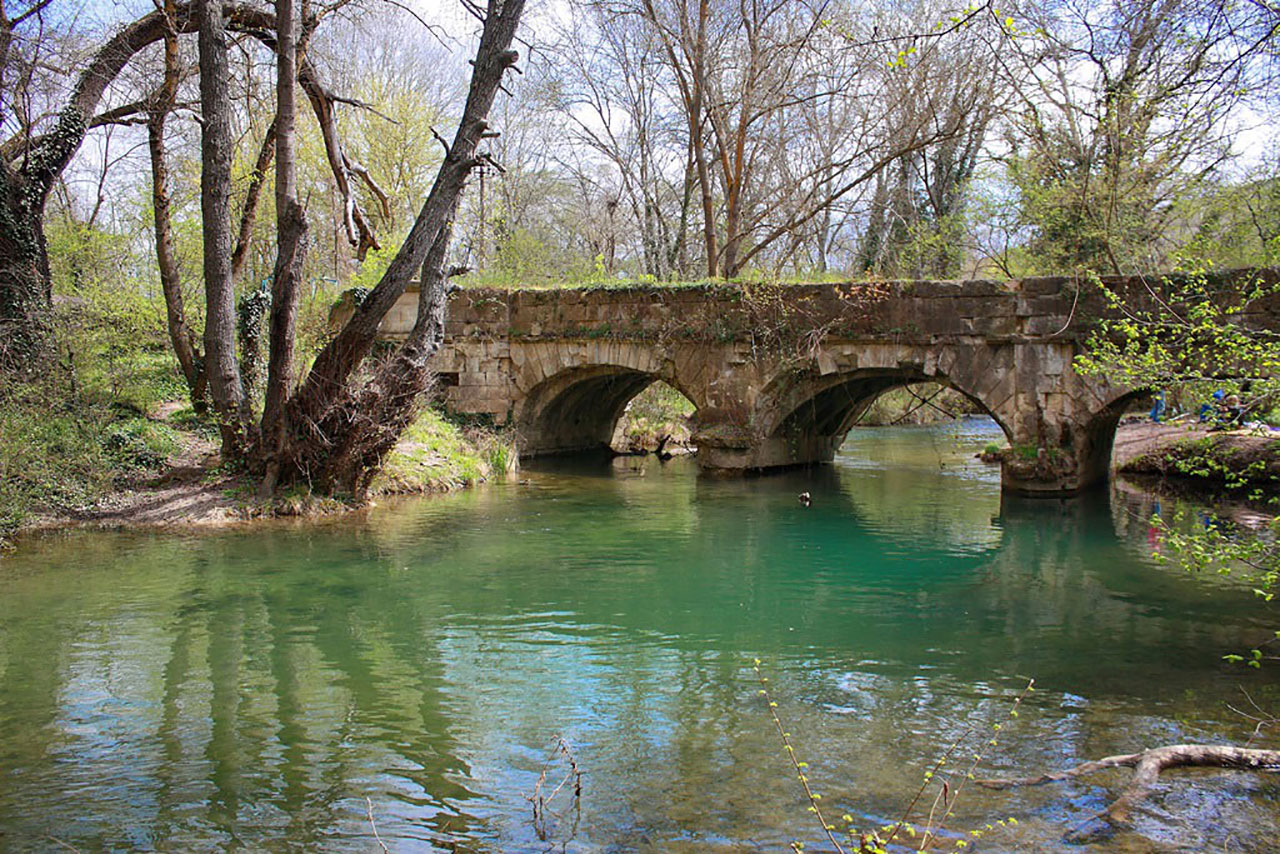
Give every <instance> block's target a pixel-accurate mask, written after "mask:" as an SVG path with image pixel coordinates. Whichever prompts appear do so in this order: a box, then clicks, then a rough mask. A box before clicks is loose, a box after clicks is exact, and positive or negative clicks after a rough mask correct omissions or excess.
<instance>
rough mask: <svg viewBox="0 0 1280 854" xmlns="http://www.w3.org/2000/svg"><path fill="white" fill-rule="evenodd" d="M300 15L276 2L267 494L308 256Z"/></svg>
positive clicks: (280, 442)
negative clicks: (300, 171) (300, 148)
mask: <svg viewBox="0 0 1280 854" xmlns="http://www.w3.org/2000/svg"><path fill="white" fill-rule="evenodd" d="M296 18H297V14H296V12H295V9H294V3H293V0H276V28H277V29H276V32H277V37H276V60H277V62H276V69H277V72H278V73H277V76H276V121H275V136H276V140H275V149H276V231H277V235H276V266H275V274H274V277H273V281H272V284H271V333H270V342H271V345H270V346H271V356H270V360H269V362H268V365H267V392H266V402H265V404H264V405H263V408H262V434H261V436H262V439H261V441H262V445H261V448H262V453H263V455H264V457H265V460H266V475H265V477H264V478H263V481H262V490H261V491H262V492H263V493H264V494H266V495H269V494H271V492H273V491H274V490H275V485H276V480H277V479H278V478H279V475H280V453H281V451H283V450H284V438H285V433H286V424H285V410H284V405H285V402H286V401H287V400H288V397H289V388H290V386H291V385H292V383H293V376H294V346H295V341H294V338H295V333H294V327H295V323H296V320H297V316H298V292H299V286H300V284H301V280H302V265H303V262H304V260H305V259H306V237H307V216H306V212H305V211H304V210H303V209H302V205H301V204H300V203H299V201H298V181H297V164H296V161H297V139H296V135H295V127H296V124H297V115H298V102H297V87H296V81H297V76H298V72H297V25H296Z"/></svg>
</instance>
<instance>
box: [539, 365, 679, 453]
mask: <svg viewBox="0 0 1280 854" xmlns="http://www.w3.org/2000/svg"><path fill="white" fill-rule="evenodd" d="M594 358H603V359H608V361H594ZM528 378H529V380H530V384H529V385H528V392H527V393H526V394H525V395H523V398H522V400H521V401H520V402H519V403H518V405H517V406H516V408H515V412H514V420H515V426H516V432H517V435H518V436H519V439H520V448H521V453H523V454H525V455H527V456H538V455H544V454H558V453H570V452H574V451H591V450H601V449H604V448H607V447H608V446H609V443H610V441H611V439H612V437H613V433H614V428H615V427H616V426H617V423H618V419H619V418H620V417H621V416H622V413H623V410H625V409H626V406H627V404H628V403H629V402H630V401H631V400H632V398H634V397H635V396H636V395H638V394H640V392H642V391H644V390H645V389H646V388H648V387H649V386H650V385H652V384H653V383H655V382H658V381H662V382H665V383H667V384H668V385H670V386H671V387H673V388H675V389H676V390H677V391H679V392H680V393H681V394H683V395H684V396H685V397H686V398H688V399H689V400H690V402H692V403H693V404H694V406H695V407H696V406H698V405H699V401H698V400H697V399H696V398H695V397H694V396H693V395H691V394H690V393H689V391H688V390H687V389H686V388H684V387H683V385H682V384H681V383H680V381H679V379H678V378H677V377H676V376H675V375H674V370H673V368H672V365H671V363H670V361H668V360H664V359H662V358H660V357H659V356H658V355H657V354H656V353H654V352H652V351H650V350H649V349H648V348H644V347H640V346H637V345H621V346H613V345H607V350H606V352H605V353H603V354H599V356H596V355H595V354H593V352H592V349H591V348H589V347H570V348H566V349H565V350H564V351H559V352H554V353H553V352H549V351H544V352H543V353H542V354H541V356H540V358H539V359H537V364H535V365H533V366H531V368H530V370H529V372H528Z"/></svg>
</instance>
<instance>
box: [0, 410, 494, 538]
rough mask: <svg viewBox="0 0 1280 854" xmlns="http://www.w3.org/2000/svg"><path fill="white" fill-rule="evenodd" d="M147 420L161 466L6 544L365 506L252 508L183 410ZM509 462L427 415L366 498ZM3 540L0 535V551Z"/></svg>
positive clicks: (47, 518)
mask: <svg viewBox="0 0 1280 854" xmlns="http://www.w3.org/2000/svg"><path fill="white" fill-rule="evenodd" d="M146 420H147V421H148V422H150V423H152V424H153V425H155V430H156V431H157V432H160V433H162V434H163V435H164V436H165V438H166V447H168V448H170V449H171V452H170V453H169V454H168V455H167V456H166V457H164V458H163V459H155V460H152V461H151V464H150V465H147V464H146V461H143V463H142V464H140V465H137V466H133V467H122V468H120V469H119V470H117V471H116V472H115V473H114V476H113V480H112V483H111V486H110V488H109V489H107V490H106V491H105V492H104V493H103V494H102V495H101V496H100V497H98V498H96V500H92V501H89V502H86V503H84V504H75V503H66V504H59V503H49V504H46V505H43V506H41V505H38V504H37V505H36V506H34V507H33V508H32V510H31V512H30V513H29V514H27V515H24V516H23V517H22V518H20V519H18V520H15V522H14V523H13V524H11V526H10V530H9V531H8V532H7V533H8V536H9V537H10V538H13V537H18V536H21V535H24V534H29V533H36V532H40V531H49V530H55V529H59V528H67V527H90V528H130V529H134V528H139V529H141V528H173V527H182V528H212V527H220V526H226V525H233V524H237V523H243V522H249V521H252V520H258V519H269V518H281V517H320V516H326V515H330V514H334V513H342V512H347V511H350V510H354V509H358V508H359V507H362V506H367V505H360V504H355V503H350V502H345V501H342V500H339V499H335V498H330V497H327V496H320V495H313V494H311V493H310V492H309V491H307V490H306V489H292V490H286V491H284V492H282V493H281V494H279V495H277V496H275V497H272V498H270V499H260V498H258V497H257V483H256V481H254V480H253V479H251V478H248V477H246V476H244V475H243V474H239V473H236V472H229V471H227V470H225V469H223V468H222V465H221V459H220V458H219V454H218V446H217V440H216V432H215V431H214V430H212V429H210V428H209V427H208V425H205V424H203V423H201V422H200V421H199V420H197V419H194V418H193V417H192V416H191V413H190V407H188V406H186V405H185V404H182V403H178V402H166V403H163V404H160V405H159V406H157V407H156V408H155V410H154V411H153V412H152V413H150V414H148V415H147V416H146ZM515 461H516V455H515V451H514V447H513V446H512V443H511V441H510V440H509V439H508V438H506V437H504V436H502V435H500V434H497V433H495V432H493V431H490V430H483V429H467V428H461V427H459V426H457V425H455V424H452V423H450V422H449V421H447V420H446V419H445V418H443V417H442V416H441V415H440V414H439V413H437V412H435V411H433V410H430V409H428V410H425V411H424V412H423V413H422V414H421V415H420V416H419V417H418V419H417V420H416V421H415V422H414V423H413V425H411V426H410V428H409V429H408V430H407V431H406V433H405V436H404V438H403V439H402V440H401V441H400V443H399V444H398V445H397V446H396V449H395V451H393V452H392V453H391V455H390V456H389V457H388V458H387V461H386V464H385V466H384V468H383V471H382V472H381V473H380V474H379V475H378V477H377V478H376V479H375V480H374V483H373V486H372V489H371V491H370V492H371V495H372V496H373V497H375V498H377V497H382V496H391V495H411V494H429V493H442V492H449V491H452V490H455V489H460V488H464V487H467V486H472V485H474V484H477V483H481V482H484V481H487V480H490V479H493V478H495V477H504V476H506V475H507V474H508V473H509V472H510V471H512V470H514V468H515ZM5 534H6V532H4V531H0V543H3V542H4V535H5Z"/></svg>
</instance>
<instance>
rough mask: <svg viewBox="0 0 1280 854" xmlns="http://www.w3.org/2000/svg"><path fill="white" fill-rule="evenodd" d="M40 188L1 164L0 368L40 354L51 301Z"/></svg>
mask: <svg viewBox="0 0 1280 854" xmlns="http://www.w3.org/2000/svg"><path fill="white" fill-rule="evenodd" d="M44 196H45V192H42V190H41V188H40V187H39V186H38V185H36V184H35V183H34V182H32V181H30V180H28V179H27V178H26V177H25V176H23V175H22V174H20V173H17V172H14V171H13V170H11V169H9V168H8V166H7V165H5V164H2V163H0V371H10V370H14V369H19V368H24V367H27V366H29V365H30V364H31V360H32V359H33V358H35V356H36V355H37V354H38V353H39V351H40V348H41V344H42V341H43V339H44V334H45V316H46V314H47V313H48V311H49V307H50V305H51V303H52V295H51V293H50V284H49V256H48V253H47V251H46V249H45V241H44V222H43V219H44Z"/></svg>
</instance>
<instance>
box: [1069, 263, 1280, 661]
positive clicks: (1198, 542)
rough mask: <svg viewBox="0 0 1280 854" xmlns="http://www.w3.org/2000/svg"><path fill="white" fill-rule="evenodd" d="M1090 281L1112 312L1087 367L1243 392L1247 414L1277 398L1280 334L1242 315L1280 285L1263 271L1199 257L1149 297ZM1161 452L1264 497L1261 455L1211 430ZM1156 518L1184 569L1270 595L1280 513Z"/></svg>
mask: <svg viewBox="0 0 1280 854" xmlns="http://www.w3.org/2000/svg"><path fill="white" fill-rule="evenodd" d="M1094 285H1095V287H1099V288H1101V289H1102V292H1103V295H1104V297H1105V298H1106V300H1107V302H1108V304H1109V305H1110V307H1111V310H1112V313H1111V314H1110V315H1109V316H1108V317H1107V318H1105V319H1103V320H1102V321H1101V322H1100V323H1099V327H1098V331H1097V333H1096V334H1095V335H1094V336H1093V337H1092V338H1091V339H1090V342H1089V352H1088V353H1087V354H1086V355H1083V356H1079V357H1077V359H1076V369H1077V370H1078V371H1080V372H1081V373H1082V374H1085V375H1087V376H1105V377H1107V378H1108V379H1110V380H1111V381H1113V382H1116V383H1119V384H1122V385H1127V386H1130V387H1132V388H1136V389H1150V390H1164V391H1166V392H1168V393H1170V394H1172V395H1177V396H1179V397H1181V399H1182V400H1184V401H1209V400H1212V394H1213V392H1214V391H1215V390H1221V391H1223V392H1224V394H1227V395H1235V396H1237V397H1238V398H1239V400H1240V408H1241V410H1242V411H1243V413H1244V417H1246V418H1247V417H1249V416H1250V415H1252V414H1256V413H1260V412H1268V411H1270V410H1271V409H1272V408H1274V406H1275V405H1276V402H1277V401H1278V400H1280V337H1277V336H1276V334H1275V333H1272V332H1268V331H1264V330H1259V329H1249V328H1246V327H1245V326H1244V325H1243V324H1242V323H1241V318H1242V315H1243V314H1244V313H1245V312H1246V310H1248V309H1249V307H1250V306H1251V305H1253V304H1254V303H1256V302H1257V301H1258V300H1261V299H1264V298H1266V297H1271V296H1273V295H1274V294H1275V293H1276V288H1275V287H1274V286H1269V285H1267V284H1266V283H1265V282H1264V281H1263V280H1262V279H1261V277H1250V278H1246V279H1244V280H1239V281H1232V280H1229V279H1222V278H1218V277H1214V276H1211V275H1210V274H1209V273H1208V271H1207V270H1206V269H1205V267H1204V265H1199V266H1194V267H1192V268H1191V269H1190V270H1189V271H1188V272H1187V273H1186V274H1185V275H1181V276H1167V277H1165V278H1163V279H1162V280H1161V282H1160V283H1159V284H1158V286H1154V287H1152V288H1151V290H1150V291H1149V297H1150V298H1137V297H1134V296H1133V295H1121V294H1118V293H1115V292H1113V291H1111V290H1110V289H1107V288H1106V287H1104V286H1102V284H1101V283H1100V282H1099V281H1096V280H1095V282H1094ZM1273 450H1274V443H1273ZM1161 457H1162V459H1163V461H1164V462H1165V463H1167V464H1168V466H1169V467H1170V469H1171V470H1173V471H1176V472H1178V473H1181V474H1185V475H1190V476H1193V477H1196V478H1198V479H1201V480H1207V481H1211V482H1215V483H1218V484H1220V485H1222V486H1224V487H1225V488H1227V489H1228V490H1236V491H1241V490H1245V489H1248V490H1250V497H1251V498H1253V499H1254V500H1262V499H1263V498H1265V494H1264V493H1263V492H1262V491H1261V490H1260V488H1259V484H1260V483H1270V482H1273V481H1274V477H1275V476H1274V473H1273V472H1271V471H1270V469H1269V467H1268V460H1267V457H1266V456H1265V455H1263V456H1260V457H1250V456H1249V455H1248V454H1243V455H1242V454H1239V453H1236V452H1234V451H1232V450H1230V449H1229V448H1227V447H1225V446H1224V445H1223V443H1222V442H1221V441H1219V440H1218V439H1216V438H1214V437H1209V438H1206V439H1201V440H1197V441H1193V442H1186V443H1182V444H1180V445H1178V446H1175V447H1174V448H1171V449H1168V450H1166V451H1164V452H1162V454H1161ZM1274 502H1275V499H1274V498H1272V499H1271V503H1274ZM1153 524H1156V525H1160V526H1162V527H1164V529H1165V531H1166V533H1167V538H1166V542H1167V543H1168V545H1169V550H1170V552H1171V553H1172V554H1174V555H1175V556H1177V557H1178V559H1179V560H1180V561H1181V563H1182V564H1183V565H1184V566H1185V567H1186V568H1187V569H1188V570H1191V571H1203V570H1213V571H1217V572H1221V573H1232V572H1236V573H1242V574H1243V575H1244V577H1245V578H1247V579H1248V580H1249V581H1250V582H1251V583H1252V584H1253V585H1254V588H1253V589H1254V591H1255V593H1257V595H1258V596H1260V597H1261V598H1263V599H1264V600H1266V601H1268V602H1269V601H1271V599H1272V597H1273V596H1274V594H1275V590H1276V581H1277V579H1278V578H1280V549H1277V547H1276V543H1277V541H1278V539H1277V534H1280V521H1277V520H1273V521H1272V522H1270V523H1269V524H1268V526H1267V530H1266V531H1262V532H1260V531H1254V530H1241V529H1239V528H1232V527H1230V526H1227V525H1223V524H1220V523H1216V522H1215V523H1211V524H1209V525H1206V526H1203V527H1195V528H1192V529H1190V530H1180V529H1175V528H1172V527H1169V526H1166V525H1165V522H1164V520H1162V519H1160V518H1159V517H1156V518H1155V519H1153ZM1261 659H1262V656H1261V654H1257V655H1254V654H1251V656H1250V658H1249V663H1250V664H1251V665H1253V666H1258V664H1259V663H1260V661H1261ZM1240 660H1243V659H1240Z"/></svg>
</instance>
